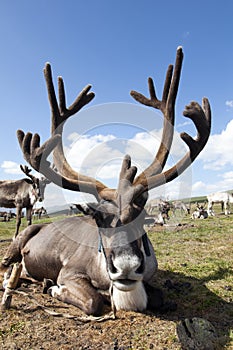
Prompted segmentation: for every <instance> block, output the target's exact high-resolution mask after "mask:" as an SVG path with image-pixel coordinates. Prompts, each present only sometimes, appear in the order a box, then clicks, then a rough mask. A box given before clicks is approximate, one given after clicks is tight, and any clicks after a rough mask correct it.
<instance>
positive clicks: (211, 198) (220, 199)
mask: <svg viewBox="0 0 233 350" xmlns="http://www.w3.org/2000/svg"><path fill="white" fill-rule="evenodd" d="M207 200H208V214H209V215H210V216H214V215H215V214H214V210H213V205H214V203H221V208H222V212H224V213H225V215H228V214H230V203H233V194H232V193H231V194H230V193H227V192H216V193H211V194H209V195H208V196H207Z"/></svg>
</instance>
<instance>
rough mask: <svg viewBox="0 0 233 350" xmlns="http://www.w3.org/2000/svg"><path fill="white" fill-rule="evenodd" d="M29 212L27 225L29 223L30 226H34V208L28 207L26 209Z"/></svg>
mask: <svg viewBox="0 0 233 350" xmlns="http://www.w3.org/2000/svg"><path fill="white" fill-rule="evenodd" d="M26 211H27V214H26V215H27V223H28V226H30V225H31V224H32V206H29V207H27V209H26Z"/></svg>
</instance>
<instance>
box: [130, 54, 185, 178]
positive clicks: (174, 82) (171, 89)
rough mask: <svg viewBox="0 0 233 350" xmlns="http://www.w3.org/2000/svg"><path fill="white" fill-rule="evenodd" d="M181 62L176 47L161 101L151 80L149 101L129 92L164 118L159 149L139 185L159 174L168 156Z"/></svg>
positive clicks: (180, 56)
mask: <svg viewBox="0 0 233 350" xmlns="http://www.w3.org/2000/svg"><path fill="white" fill-rule="evenodd" d="M182 62H183V52H182V48H181V47H178V49H177V53H176V62H175V69H174V72H173V65H169V66H168V69H167V74H166V79H165V84H164V89H163V95H162V100H161V101H160V100H158V98H157V96H156V92H155V87H154V82H153V79H152V78H149V79H148V86H149V92H150V99H149V98H147V97H145V96H144V95H142V94H140V93H138V92H136V91H131V92H130V94H131V96H132V97H133V98H134V99H135V100H136V101H138V102H139V103H141V104H144V105H146V106H149V107H153V108H155V109H158V110H160V111H161V112H162V113H163V116H164V125H163V134H162V139H161V142H160V147H159V149H158V151H157V154H156V156H155V158H154V161H153V162H152V164H151V165H150V166H149V167H148V168H147V169H146V170H144V171H143V173H142V174H141V175H140V176H139V177H138V178H137V182H138V183H140V182H141V180H142V179H144V178H148V177H150V176H152V175H155V174H158V173H160V172H161V171H162V170H163V168H164V166H165V164H166V161H167V157H168V155H169V152H170V149H171V144H172V139H173V134H174V120H175V102H176V96H177V91H178V87H179V81H180V73H181V68H182Z"/></svg>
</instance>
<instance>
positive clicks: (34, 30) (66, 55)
mask: <svg viewBox="0 0 233 350" xmlns="http://www.w3.org/2000/svg"><path fill="white" fill-rule="evenodd" d="M232 14H233V3H232V1H230V0H229V1H226V0H223V1H216V2H212V1H205V0H202V1H200V0H196V1H192V2H191V1H190V2H189V1H183V0H182V1H179V0H177V1H173V0H170V1H163V2H162V1H155V0H153V1H152V0H150V1H147V0H145V1H138V0H136V1H135V0H134V1H133V0H124V1H123V0H119V1H117V2H116V1H111V0H108V1H105V0H104V1H101V0H99V1H93V0H90V1H88V2H84V1H79V0H76V1H74V0H72V1H71V0H66V1H60V0H56V1H55V0H40V1H29V0H21V1H16V0H14V1H12V0H11V1H9V0H7V1H6V0H2V1H1V2H0V40H1V65H0V76H1V84H0V89H1V90H0V96H1V129H0V142H1V150H2V151H1V153H0V179H17V178H20V177H22V174H20V171H19V170H18V169H19V164H20V163H24V164H25V161H24V160H23V157H22V154H21V151H20V148H19V146H18V143H17V139H16V130H17V129H22V130H24V131H31V132H38V133H39V134H40V135H41V138H42V140H43V141H45V140H46V139H47V138H48V137H49V131H50V111H49V104H48V100H47V92H46V88H45V82H44V77H43V67H44V64H45V62H47V61H48V62H50V63H51V65H52V70H53V76H54V82H55V83H56V77H57V76H59V75H62V77H63V78H64V81H65V86H66V94H67V101H68V104H71V103H72V102H73V100H74V99H75V97H76V96H77V94H78V93H79V91H81V89H82V88H83V87H84V86H86V85H87V84H89V83H90V84H91V85H92V90H93V91H94V92H95V94H96V97H95V99H94V100H93V101H92V102H91V103H90V105H89V106H88V107H85V108H84V110H83V111H81V112H80V113H79V114H78V115H77V117H76V116H75V117H73V119H72V122H73V124H72V126H70V127H69V126H67V131H66V134H67V141H65V142H66V147H67V151H68V154H69V156H70V158H69V159H70V162H73V161H74V163H75V161H76V163H80V159H78V158H79V154H77V152H76V154H77V155H76V158H75V156H74V150H75V149H71V148H72V147H73V146H74V144H75V145H76V143H77V142H76V141H77V139H79V142H80V147H79V149H82V147H84V145H86V148H85V149H87V148H88V147H90V152H91V153H92V158H91V156H88V155H86V157H89V158H90V159H93V154H94V153H95V156H94V158H95V160H98V158H99V159H101V157H97V156H96V154H101V155H102V158H104V157H103V155H104V152H105V151H106V152H107V153H106V154H110V155H112V158H114V159H115V160H117V161H118V162H119V158H120V151H119V149H115V150H114V149H113V148H112V147H113V143H114V142H115V141H116V139H119V138H120V139H122V140H124V142H123V141H122V142H121V145H120V148H121V153H123V152H124V150H123V149H122V147H123V146H122V145H123V143H124V145H126V143H127V141H126V140H129V143H128V144H127V147H126V146H125V147H126V148H125V150H129V149H132V147H131V146H132V144H135V143H139V145H141V146H140V147H143V148H145V147H144V146H145V145H146V144H147V143H149V141H148V140H146V138H145V134H144V133H145V132H146V131H152V132H155V130H156V132H158V133H159V123H160V122H161V116H160V115H159V114H158V113H156V111H153V110H149V109H148V108H145V109H144V110H145V112H144V110H142V108H143V107H142V106H139V105H138V104H137V103H136V102H135V101H134V100H133V99H132V98H131V96H130V94H129V92H130V90H132V89H133V90H137V91H140V92H141V93H143V94H145V95H148V89H147V78H148V77H149V76H151V77H153V79H154V82H155V85H156V91H157V95H158V97H159V98H161V94H162V89H163V83H164V78H165V73H166V69H167V66H168V64H170V63H174V61H175V54H176V48H177V47H178V46H179V45H182V46H183V50H184V63H183V69H182V75H181V82H180V87H179V93H178V97H177V103H176V131H177V132H178V133H179V132H182V131H186V132H189V133H193V132H194V128H193V127H192V125H190V124H189V123H186V119H185V118H184V117H183V116H182V112H183V110H184V107H185V105H186V104H188V103H189V102H190V101H192V100H195V101H198V102H199V103H201V100H202V97H204V96H206V97H208V98H209V101H210V104H211V109H212V117H213V123H212V130H211V137H210V141H209V143H208V145H207V147H206V149H205V150H204V151H203V152H202V154H201V155H200V156H199V157H198V159H197V160H196V161H195V163H194V164H193V166H192V169H191V170H189V171H188V175H186V177H188V185H187V187H188V188H189V191H188V192H189V193H188V192H187V194H190V195H192V196H194V195H202V194H204V195H205V194H208V193H211V192H214V191H217V190H219V191H224V190H228V189H232V188H233V156H232V152H231V149H232V139H233V64H232V63H233V45H232V42H233V21H232ZM118 108H119V110H118ZM121 108H122V109H121ZM92 112H96V114H95V113H92ZM119 113H121V115H120V114H119ZM75 118H76V119H75ZM135 120H136V122H135ZM158 120H160V121H158ZM114 123H115V124H114ZM135 124H136V126H135ZM117 125H118V126H117ZM71 131H72V135H70V133H71ZM97 133H98V135H99V138H98V137H96V136H95V135H96V134H97ZM194 133H195V132H194ZM75 135H76V136H75ZM154 135H155V134H154ZM193 136H194V135H193ZM75 137H76V138H75ZM148 137H149V136H148ZM157 137H158V134H156V137H155V139H156V140H157ZM113 140H115V141H114V142H113ZM102 143H103V145H102V146H101V144H102ZM91 145H92V146H91ZM129 146H130V147H129ZM91 147H92V148H91ZM95 147H97V148H96V151H94V150H95ZM98 147H103V149H101V148H98ZM117 147H118V146H117ZM180 147H181V148H182V146H180ZM77 148H78V147H77ZM149 148H150V146H149ZM150 152H151V150H149V153H150ZM175 153H176V152H175V151H174V154H173V158H175V157H176V155H175ZM140 156H141V153H140ZM67 157H68V155H67ZM135 157H137V152H135V154H132V158H133V159H134V161H135V163H136V164H137V165H139V167H140V164H139V163H138V160H137V159H135ZM146 157H147V156H146V155H145V158H146ZM148 158H149V156H148ZM90 159H89V160H90ZM102 162H103V161H102ZM142 163H143V162H142ZM106 164H107V165H109V166H110V167H107V168H106V169H105V168H104V166H107V165H106ZM106 164H105V165H103V163H100V164H99V165H98V166H97V165H96V166H97V168H95V171H97V170H98V171H97V173H96V174H97V175H98V176H99V177H100V178H101V179H102V180H103V181H104V182H106V183H109V185H112V183H113V182H114V180H113V179H111V180H109V178H110V176H109V174H111V169H113V168H114V169H115V170H114V171H113V170H112V171H113V172H112V174H117V170H116V168H117V167H116V166H115V165H113V164H110V163H109V164H108V160H107V163H106ZM74 166H78V164H74ZM96 169H97V170H96ZM104 169H105V171H106V173H105V174H104ZM106 174H107V175H108V176H106ZM114 176H115V175H114ZM112 177H113V175H112ZM105 180H106V181H105ZM108 181H110V182H108ZM176 186H177V185H176V184H175V185H173V186H172V185H171V187H169V188H167V189H166V190H162V189H159V190H158V191H157V190H156V191H153V195H155V196H156V195H160V194H161V195H165V196H166V197H170V198H171V197H174V196H176V195H178V194H177V191H175V190H174V189H175V188H176ZM179 186H180V187H179V188H181V187H182V188H183V185H179ZM178 192H179V191H178ZM48 195H49V191H48ZM73 196H74V195H73ZM178 196H180V193H179V195H178ZM67 200H68V201H69V199H67ZM54 201H56V198H54Z"/></svg>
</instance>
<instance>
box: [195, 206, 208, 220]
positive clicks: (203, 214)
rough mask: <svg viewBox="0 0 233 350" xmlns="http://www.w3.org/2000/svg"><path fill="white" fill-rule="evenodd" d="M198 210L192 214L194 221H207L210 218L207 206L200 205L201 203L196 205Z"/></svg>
mask: <svg viewBox="0 0 233 350" xmlns="http://www.w3.org/2000/svg"><path fill="white" fill-rule="evenodd" d="M196 206H197V207H196V209H195V210H194V212H193V213H192V219H207V218H208V212H207V210H206V209H205V204H204V205H200V204H199V203H197V204H196Z"/></svg>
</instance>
